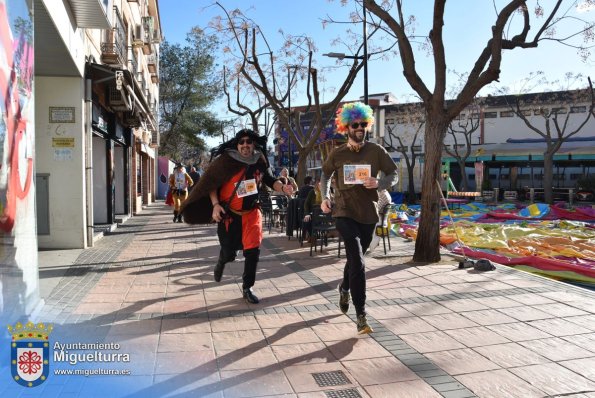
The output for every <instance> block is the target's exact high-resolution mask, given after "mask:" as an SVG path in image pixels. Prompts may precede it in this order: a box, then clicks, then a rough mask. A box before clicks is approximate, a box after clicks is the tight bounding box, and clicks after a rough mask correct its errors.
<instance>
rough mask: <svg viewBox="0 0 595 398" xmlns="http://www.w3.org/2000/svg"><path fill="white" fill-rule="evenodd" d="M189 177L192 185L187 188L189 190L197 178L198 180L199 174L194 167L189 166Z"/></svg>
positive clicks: (194, 184) (196, 181)
mask: <svg viewBox="0 0 595 398" xmlns="http://www.w3.org/2000/svg"><path fill="white" fill-rule="evenodd" d="M189 175H190V178H192V185H191V186H190V188H189V191H192V188H193V187H195V186H196V184H197V183H198V180H200V174H199V173H198V171H196V167H194V166H192V167H191V168H190V173H189Z"/></svg>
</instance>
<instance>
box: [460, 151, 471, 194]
mask: <svg viewBox="0 0 595 398" xmlns="http://www.w3.org/2000/svg"><path fill="white" fill-rule="evenodd" d="M459 168H460V169H461V185H460V189H461V191H467V188H468V187H469V183H468V182H467V173H466V172H465V161H464V160H462V159H461V160H459Z"/></svg>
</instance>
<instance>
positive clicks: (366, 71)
mask: <svg viewBox="0 0 595 398" xmlns="http://www.w3.org/2000/svg"><path fill="white" fill-rule="evenodd" d="M363 23H364V27H363V33H364V55H363V56H360V57H356V56H354V55H345V54H343V53H326V54H322V55H324V56H325V57H331V58H338V59H340V60H343V59H345V58H347V59H361V60H363V61H364V104H366V105H368V33H367V23H366V9H365V8H364V19H363Z"/></svg>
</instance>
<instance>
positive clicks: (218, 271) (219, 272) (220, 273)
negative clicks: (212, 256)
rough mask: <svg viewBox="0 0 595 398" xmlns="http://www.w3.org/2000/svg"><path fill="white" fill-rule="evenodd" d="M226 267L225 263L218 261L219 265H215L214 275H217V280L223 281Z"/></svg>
mask: <svg viewBox="0 0 595 398" xmlns="http://www.w3.org/2000/svg"><path fill="white" fill-rule="evenodd" d="M224 268H225V264H222V263H220V262H217V265H215V271H214V272H213V276H214V277H215V282H221V277H222V276H223V269H224Z"/></svg>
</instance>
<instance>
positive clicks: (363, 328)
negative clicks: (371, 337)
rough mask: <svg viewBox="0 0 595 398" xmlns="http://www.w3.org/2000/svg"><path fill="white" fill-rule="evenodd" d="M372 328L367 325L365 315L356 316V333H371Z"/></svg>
mask: <svg viewBox="0 0 595 398" xmlns="http://www.w3.org/2000/svg"><path fill="white" fill-rule="evenodd" d="M373 331H374V329H372V328H371V327H370V325H368V319H367V318H366V316H365V315H363V314H362V315H358V316H357V334H368V333H372V332H373Z"/></svg>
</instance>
